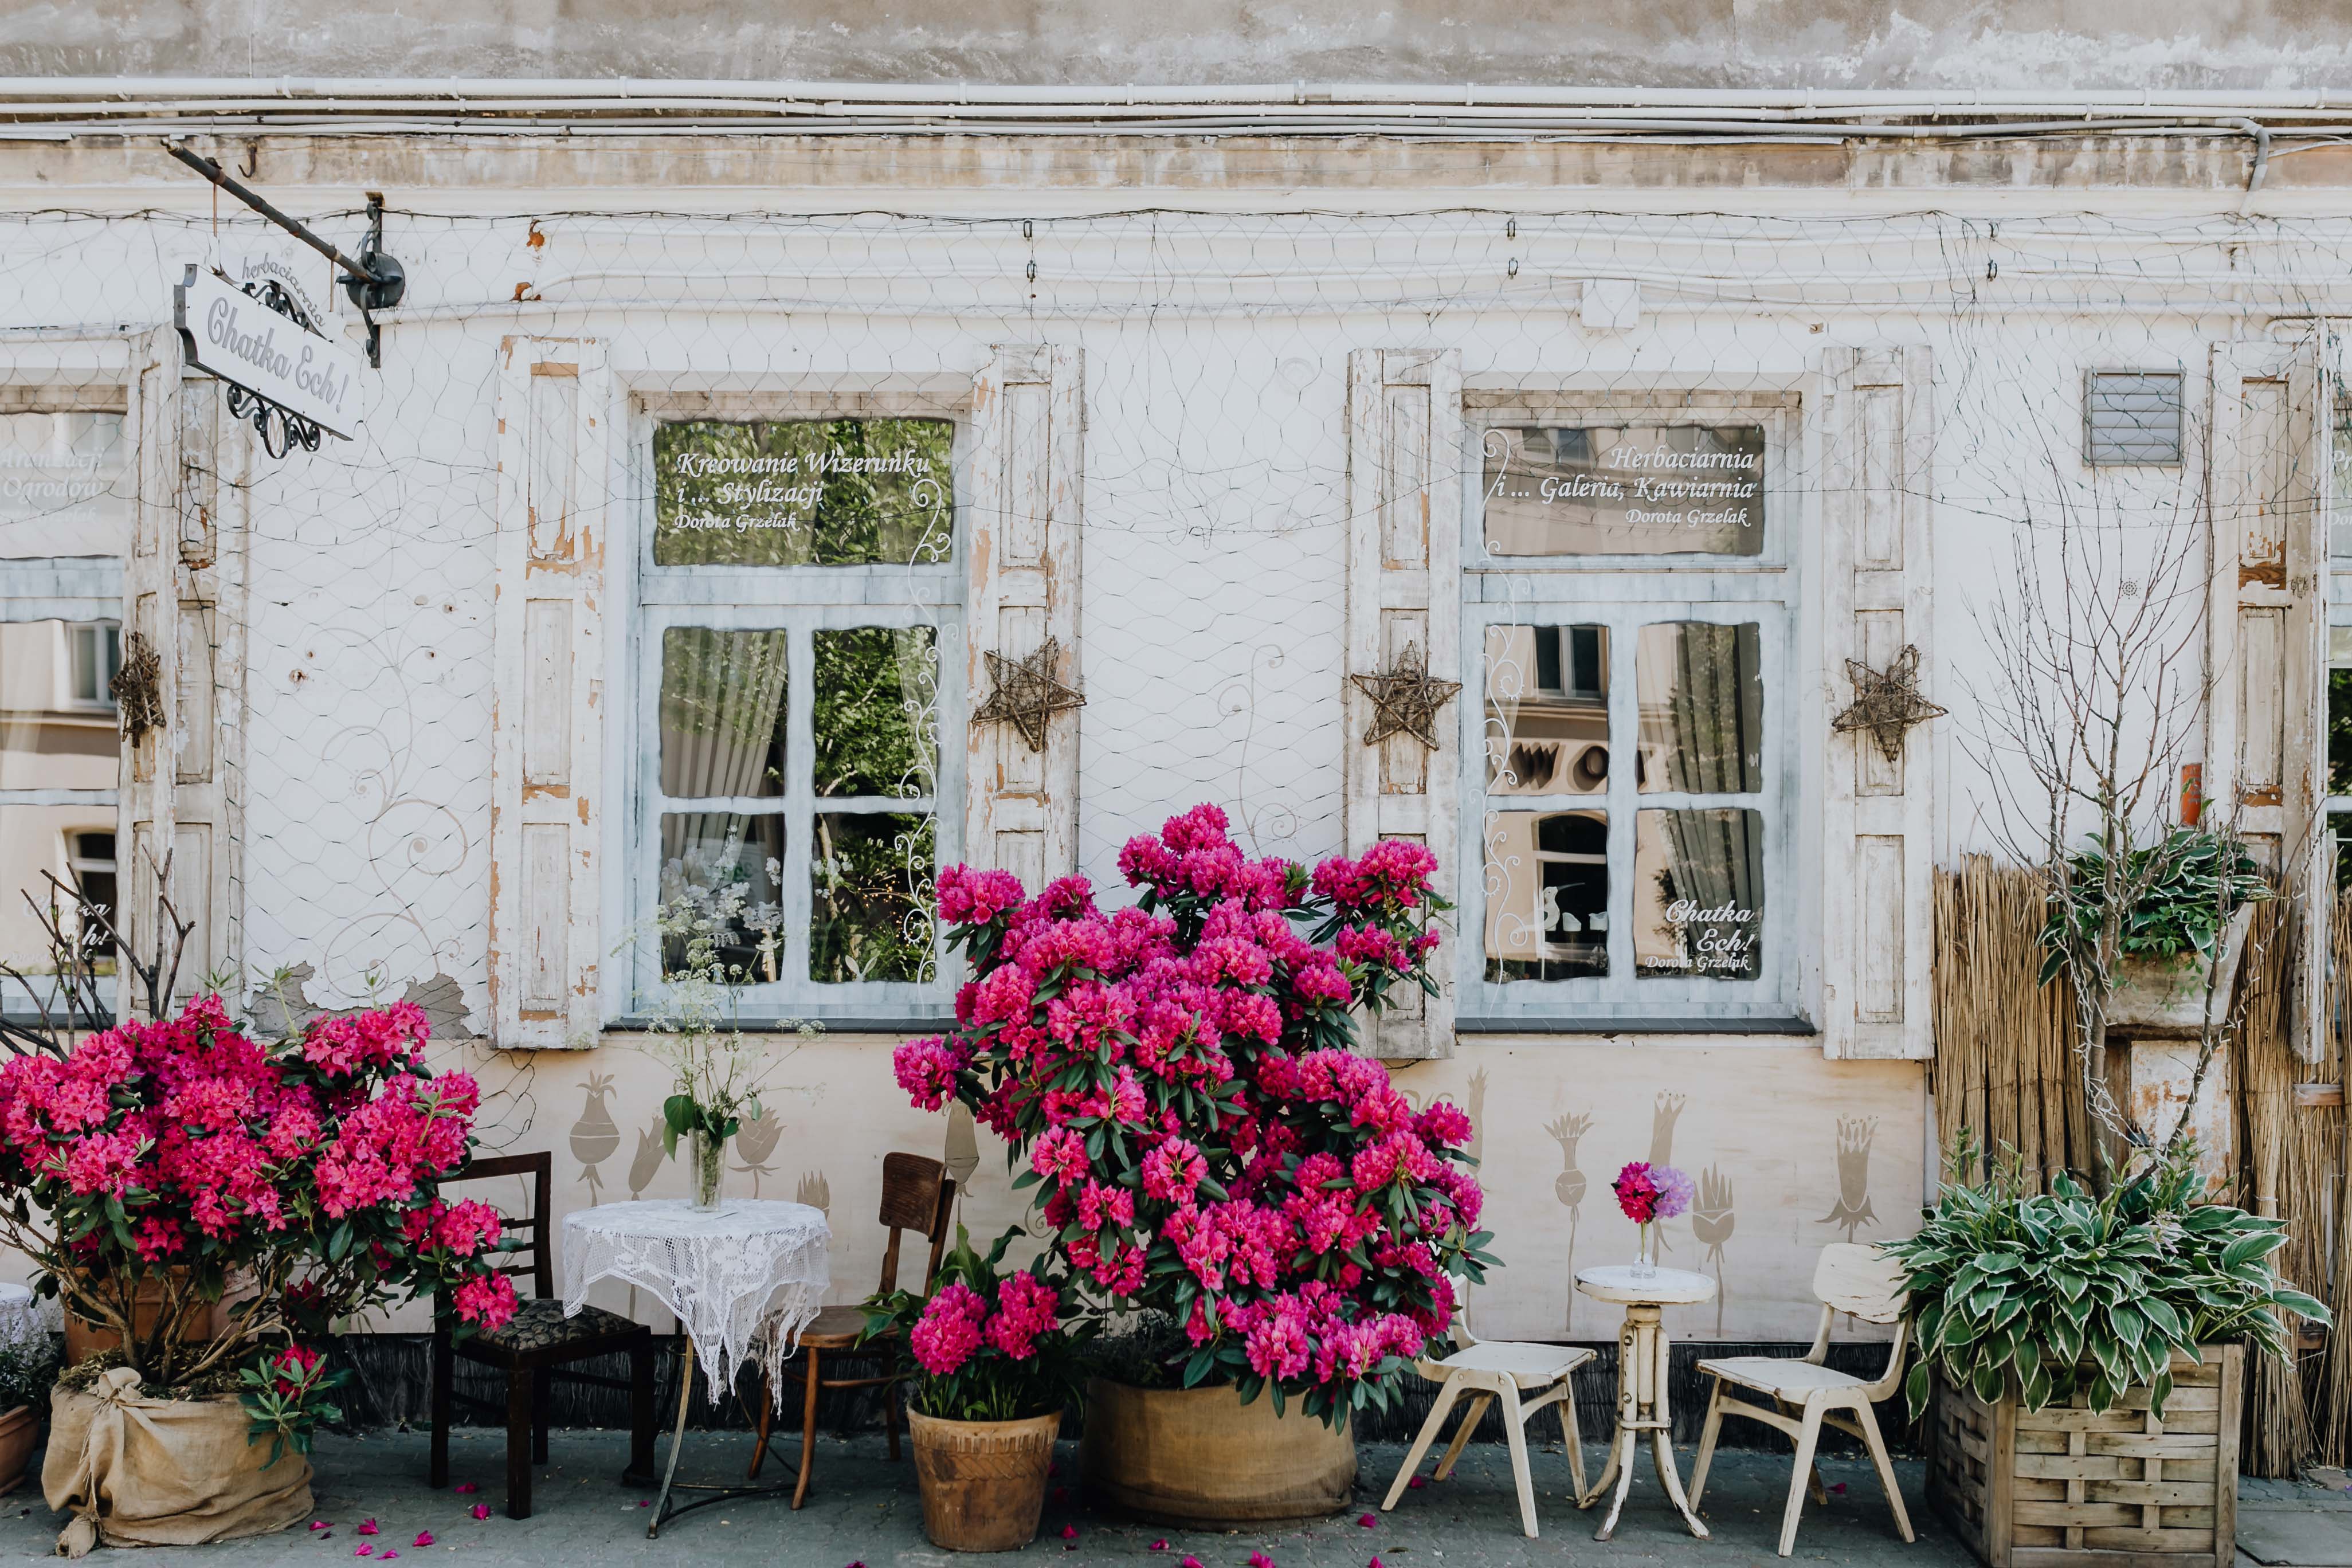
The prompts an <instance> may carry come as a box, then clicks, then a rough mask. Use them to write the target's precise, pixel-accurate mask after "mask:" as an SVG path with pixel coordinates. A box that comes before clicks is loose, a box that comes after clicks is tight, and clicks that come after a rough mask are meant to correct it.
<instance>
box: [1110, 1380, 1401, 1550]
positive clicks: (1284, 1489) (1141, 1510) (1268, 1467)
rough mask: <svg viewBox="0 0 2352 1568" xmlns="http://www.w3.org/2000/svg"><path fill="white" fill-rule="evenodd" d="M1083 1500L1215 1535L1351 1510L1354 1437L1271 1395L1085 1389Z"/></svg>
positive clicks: (1125, 1386)
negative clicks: (1277, 1404) (1282, 1407)
mask: <svg viewBox="0 0 2352 1568" xmlns="http://www.w3.org/2000/svg"><path fill="white" fill-rule="evenodd" d="M1080 1453H1081V1458H1082V1459H1083V1463H1084V1468H1085V1471H1086V1479H1087V1496H1088V1497H1089V1498H1091V1499H1093V1500H1095V1501H1097V1502H1102V1503H1108V1504H1109V1505H1110V1506H1111V1507H1113V1508H1116V1509H1118V1510H1122V1511H1124V1512H1127V1513H1131V1514H1134V1515H1136V1516H1137V1517H1139V1518H1141V1519H1147V1520H1150V1521H1154V1522H1155V1523H1160V1524H1175V1525H1182V1526H1188V1527H1192V1528H1199V1529H1209V1530H1217V1529H1223V1528H1225V1527H1227V1526H1237V1525H1250V1524H1257V1523H1261V1522H1264V1521H1267V1520H1276V1519H1305V1518H1309V1517H1312V1516H1315V1515H1318V1514H1328V1513H1332V1512H1335V1511H1337V1510H1339V1509H1342V1508H1345V1507H1347V1506H1348V1494H1349V1489H1351V1488H1352V1487H1353V1486H1354V1485H1355V1483H1356V1437H1355V1434H1354V1432H1353V1431H1352V1430H1351V1429H1347V1428H1343V1429H1341V1430H1339V1431H1336V1432H1335V1431H1333V1430H1332V1429H1331V1428H1330V1427H1328V1426H1325V1425H1323V1423H1322V1422H1321V1421H1319V1420H1318V1419H1316V1418H1315V1417H1314V1416H1312V1415H1307V1412H1306V1411H1304V1410H1302V1409H1300V1408H1299V1407H1298V1406H1297V1405H1290V1406H1289V1407H1288V1409H1287V1410H1286V1412H1285V1413H1284V1414H1283V1415H1276V1414H1275V1413H1274V1399H1273V1396H1272V1395H1271V1394H1259V1395H1258V1396H1257V1397H1256V1398H1255V1399H1254V1400H1252V1401H1251V1402H1250V1403H1249V1404H1247V1405H1244V1404H1243V1403H1242V1402H1241V1395H1240V1394H1236V1393H1235V1392H1234V1390H1233V1389H1231V1388H1229V1387H1228V1388H1132V1387H1129V1385H1128V1384H1123V1383H1111V1382H1108V1381H1106V1380H1105V1379H1102V1378H1097V1379H1096V1380H1095V1381H1094V1382H1093V1383H1092V1384H1088V1385H1087V1434H1086V1441H1085V1442H1084V1444H1083V1445H1082V1446H1081V1449H1080Z"/></svg>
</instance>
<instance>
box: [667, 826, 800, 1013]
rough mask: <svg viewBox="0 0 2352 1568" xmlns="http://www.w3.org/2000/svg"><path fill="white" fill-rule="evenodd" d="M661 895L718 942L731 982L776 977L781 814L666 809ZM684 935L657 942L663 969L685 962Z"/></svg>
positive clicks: (779, 938)
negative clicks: (688, 910)
mask: <svg viewBox="0 0 2352 1568" xmlns="http://www.w3.org/2000/svg"><path fill="white" fill-rule="evenodd" d="M661 840H662V870H661V901H662V903H663V905H664V906H665V907H667V906H668V905H670V904H672V903H674V902H676V901H677V900H680V899H685V900H688V901H689V903H690V904H691V906H692V914H693V916H694V918H695V919H696V920H698V921H700V922H702V929H703V930H704V931H707V932H708V933H709V936H710V937H711V938H712V939H713V940H714V942H715V943H716V951H717V954H718V958H719V963H723V964H725V965H727V967H728V971H729V973H728V978H729V980H730V981H740V982H750V983H752V984H758V983H761V982H766V981H772V980H775V979H777V978H779V976H780V973H781V971H780V966H779V963H778V957H779V952H780V950H781V948H782V942H783V936H782V930H781V929H780V928H781V927H782V923H783V911H782V876H783V858H784V819H783V818H782V817H781V816H744V815H742V814H741V813H739V812H725V811H698V812H665V813H663V814H662V819H661ZM687 940H688V939H685V938H672V939H670V940H668V941H667V942H664V943H663V944H662V973H664V974H676V973H680V972H681V971H682V970H683V969H684V968H685V967H686V956H687V953H686V949H687Z"/></svg>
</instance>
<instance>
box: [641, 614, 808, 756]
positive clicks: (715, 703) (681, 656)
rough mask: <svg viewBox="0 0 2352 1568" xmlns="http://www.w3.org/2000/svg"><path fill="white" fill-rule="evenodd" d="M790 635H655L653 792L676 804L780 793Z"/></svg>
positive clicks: (703, 629)
mask: <svg viewBox="0 0 2352 1568" xmlns="http://www.w3.org/2000/svg"><path fill="white" fill-rule="evenodd" d="M791 640H792V639H791V635H790V634H789V633H786V632H781V631H772V632H727V631H717V630H714V629H712V628H711V627H709V626H669V627H667V628H665V629H664V630H663V632H662V684H661V787H662V794H664V795H670V796H672V797H674V798H677V799H693V798H695V797H697V796H701V795H762V796H768V797H774V796H778V795H782V794H783V793H784V700H785V694H786V691H787V689H788V682H787V680H786V679H785V677H786V670H787V660H788V658H789V652H790V646H791Z"/></svg>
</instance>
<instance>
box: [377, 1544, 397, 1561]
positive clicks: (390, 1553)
mask: <svg viewBox="0 0 2352 1568" xmlns="http://www.w3.org/2000/svg"><path fill="white" fill-rule="evenodd" d="M399 1555H400V1548H398V1547H396V1546H387V1547H385V1548H384V1549H383V1555H382V1556H381V1557H378V1558H377V1559H376V1561H377V1562H379V1563H389V1562H391V1561H392V1560H393V1559H394V1558H395V1557H397V1556H399Z"/></svg>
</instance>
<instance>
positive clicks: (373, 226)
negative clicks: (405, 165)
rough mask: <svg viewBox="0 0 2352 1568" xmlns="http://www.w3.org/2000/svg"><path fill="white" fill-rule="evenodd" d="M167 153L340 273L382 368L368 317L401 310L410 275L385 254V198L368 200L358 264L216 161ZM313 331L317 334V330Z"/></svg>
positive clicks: (178, 149)
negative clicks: (363, 237) (401, 301)
mask: <svg viewBox="0 0 2352 1568" xmlns="http://www.w3.org/2000/svg"><path fill="white" fill-rule="evenodd" d="M163 150H164V151H165V152H166V153H170V154H172V156H173V157H174V158H177V159H178V160H179V161H180V162H181V163H185V164H186V165H187V166H188V167H189V168H191V169H194V171H195V172H196V173H197V174H202V175H203V176H204V177H205V179H207V180H210V181H211V182H212V183H213V184H215V185H218V186H219V187H220V188H221V189H222V190H224V191H226V192H227V193H228V194H229V195H233V196H235V197H236V199H237V200H238V201H241V202H243V203H244V204H245V205H247V206H249V207H251V208H252V209H253V210H254V211H255V212H257V213H259V214H260V215H261V216H263V217H266V218H268V220H269V221H270V222H271V223H274V224H276V225H277V226H278V227H280V228H282V229H284V230H285V231H286V232H287V233H289V234H290V235H292V236H293V237H295V238H297V239H299V240H300V241H301V242H302V243H303V244H305V245H307V246H309V247H310V248H311V249H313V250H315V251H317V252H318V253H319V254H320V255H321V256H323V257H325V258H327V259H328V260H330V261H331V262H333V263H334V264H335V265H336V266H338V267H340V268H342V269H343V274H344V275H343V278H342V279H341V282H342V285H343V292H344V293H346V294H348V295H350V296H351V300H352V304H354V305H356V306H358V307H359V310H360V317H361V319H362V321H366V322H367V334H368V335H367V354H368V363H369V364H370V365H371V366H373V367H375V368H377V369H381V368H383V332H382V330H381V329H380V328H378V327H377V325H376V323H375V318H374V317H373V315H372V314H371V313H370V312H372V311H375V310H391V309H392V308H393V307H394V306H395V305H397V304H399V303H400V298H401V296H402V295H403V294H404V293H405V292H406V291H407V289H408V275H407V273H406V272H404V270H402V268H401V265H400V262H399V261H398V260H397V259H396V258H394V257H393V256H391V255H390V254H388V253H387V252H386V251H385V250H384V248H383V197H382V196H380V195H370V196H369V197H368V237H367V243H366V244H365V245H364V246H362V247H361V248H360V254H359V258H358V259H356V260H354V259H352V258H351V257H348V256H346V255H344V254H343V253H342V252H341V250H340V249H338V248H336V247H335V246H334V245H333V244H331V242H329V241H328V240H325V239H322V238H320V237H319V236H318V235H316V234H313V233H312V232H311V231H310V227H309V226H307V225H305V224H303V223H301V222H300V221H299V220H297V219H295V218H291V217H289V216H286V215H285V214H284V213H282V212H279V211H278V209H277V208H276V207H274V206H272V205H269V203H268V201H266V200H264V199H263V198H262V196H261V195H260V194H259V193H258V192H257V191H254V190H253V189H251V188H250V187H248V186H247V185H246V184H243V183H242V182H241V181H239V180H238V179H237V178H236V176H235V175H233V174H230V173H229V172H228V171H227V170H226V169H224V168H222V167H221V166H220V165H219V164H218V163H215V162H214V161H213V160H212V159H210V158H207V157H205V156H204V155H203V154H201V153H191V152H189V151H188V150H187V149H186V148H185V147H182V146H180V145H178V144H177V143H173V142H167V143H165V144H164V148H163ZM273 308H275V307H273ZM312 330H313V331H316V330H317V328H316V326H315V324H314V325H313V326H312Z"/></svg>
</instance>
